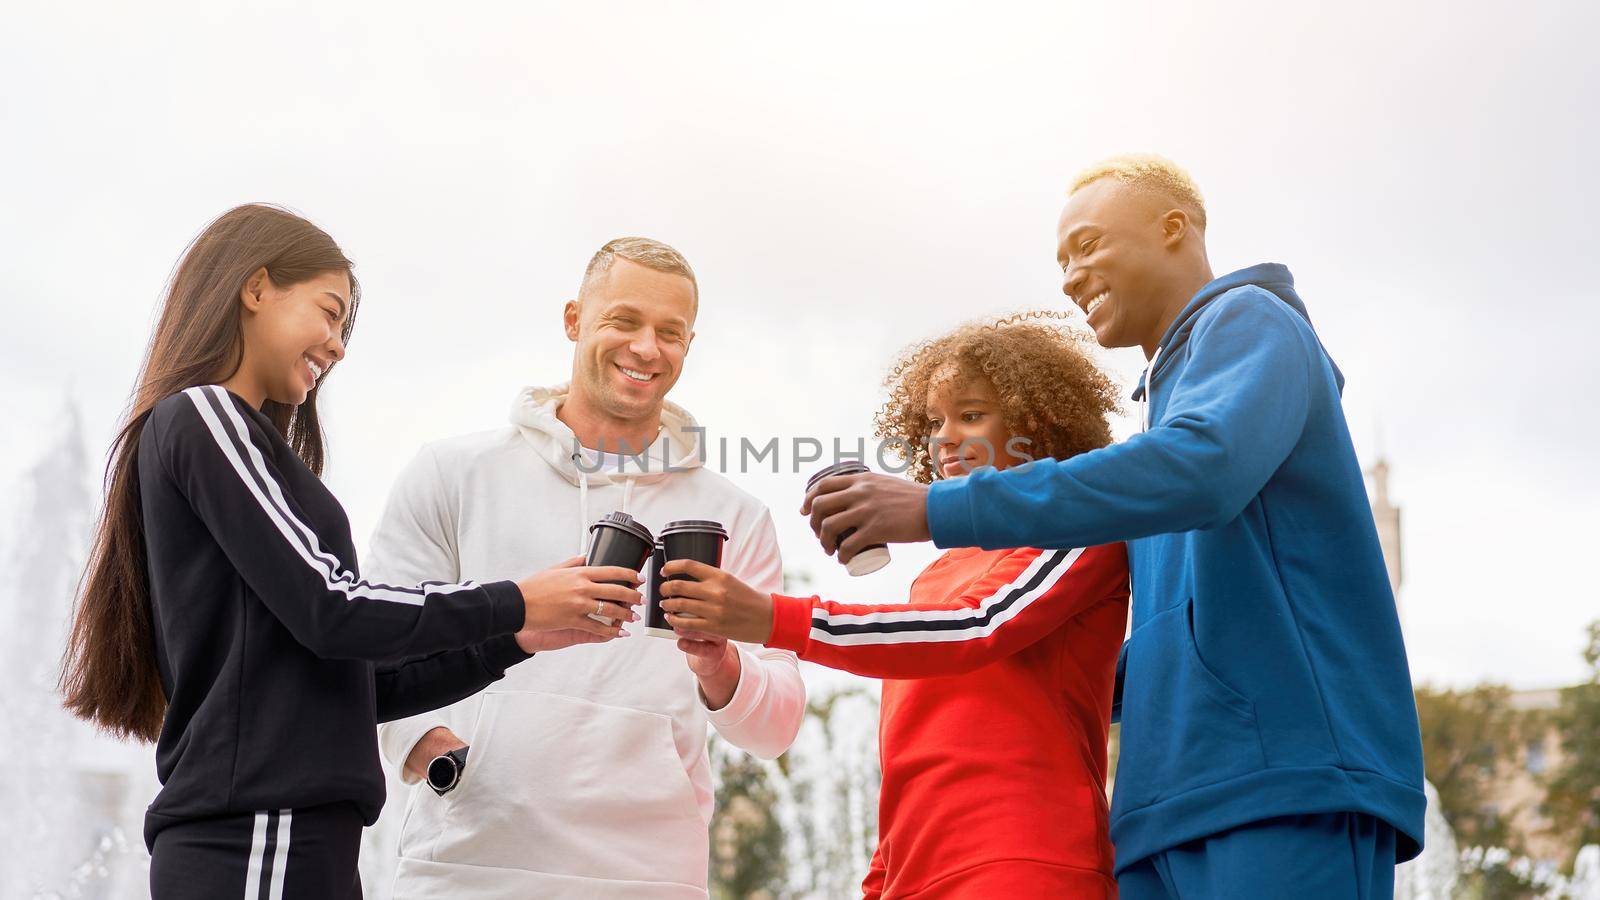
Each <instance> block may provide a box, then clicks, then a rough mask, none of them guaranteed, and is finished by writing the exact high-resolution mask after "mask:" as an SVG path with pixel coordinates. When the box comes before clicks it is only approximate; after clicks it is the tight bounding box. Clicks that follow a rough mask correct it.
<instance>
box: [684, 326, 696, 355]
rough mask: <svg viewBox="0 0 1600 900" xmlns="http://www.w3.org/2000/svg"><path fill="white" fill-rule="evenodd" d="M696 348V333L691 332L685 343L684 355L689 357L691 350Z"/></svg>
mask: <svg viewBox="0 0 1600 900" xmlns="http://www.w3.org/2000/svg"><path fill="white" fill-rule="evenodd" d="M693 346H694V332H693V331H692V330H691V331H690V332H689V339H688V340H686V341H684V342H683V355H684V356H688V355H689V348H690V347H693Z"/></svg>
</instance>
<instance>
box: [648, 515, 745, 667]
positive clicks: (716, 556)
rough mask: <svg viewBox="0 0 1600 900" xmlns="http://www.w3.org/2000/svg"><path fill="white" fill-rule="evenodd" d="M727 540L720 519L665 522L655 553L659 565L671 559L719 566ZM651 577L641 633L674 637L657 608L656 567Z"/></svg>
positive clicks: (682, 577) (681, 578)
mask: <svg viewBox="0 0 1600 900" xmlns="http://www.w3.org/2000/svg"><path fill="white" fill-rule="evenodd" d="M727 540H728V532H727V530H726V529H724V528H723V527H722V523H721V522H713V521H711V520H709V519H679V520H678V521H676V522H668V523H667V527H665V528H663V529H661V544H660V546H661V551H660V553H658V554H657V556H658V558H659V559H660V561H661V564H662V565H665V564H667V563H669V562H672V561H673V560H675V559H692V560H695V561H696V562H702V563H705V564H706V565H708V566H716V567H717V568H719V569H720V568H722V547H723V544H725V543H726V542H727ZM654 574H655V575H656V577H655V578H653V579H652V580H651V585H652V587H651V590H650V604H649V607H648V608H647V609H646V610H645V618H644V633H645V634H650V635H654V636H656V637H670V638H675V637H677V636H678V634H677V632H675V631H673V630H672V626H671V625H669V624H667V617H666V615H665V614H664V613H663V612H662V610H661V589H660V584H661V582H662V579H661V577H660V569H659V568H658V569H656V571H655V573H654ZM666 580H667V581H693V580H694V579H693V578H690V577H689V576H687V575H673V576H670V577H668V578H667V579H666Z"/></svg>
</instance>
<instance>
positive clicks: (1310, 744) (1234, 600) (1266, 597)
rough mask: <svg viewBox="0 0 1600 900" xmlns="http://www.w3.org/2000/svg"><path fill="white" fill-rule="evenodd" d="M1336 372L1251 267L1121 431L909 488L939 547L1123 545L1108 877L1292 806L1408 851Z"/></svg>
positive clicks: (1298, 316)
mask: <svg viewBox="0 0 1600 900" xmlns="http://www.w3.org/2000/svg"><path fill="white" fill-rule="evenodd" d="M1343 386H1344V378H1343V376H1342V375H1341V374H1340V373H1339V370H1338V369H1337V368H1336V367H1335V366H1334V364H1333V361H1332V360H1331V359H1330V358H1329V357H1328V354H1327V352H1326V351H1325V350H1324V349H1323V347H1322V344H1321V342H1320V341H1319V340H1318V339H1317V335H1316V332H1315V331H1313V330H1312V328H1311V321H1310V318H1309V317H1308V316H1307V314H1306V309H1305V306H1304V304H1302V303H1301V302H1300V298H1299V296H1297V295H1296V294H1295V291H1294V280H1293V277H1292V276H1291V275H1290V274H1289V270H1288V269H1287V268H1285V267H1283V266H1281V265H1276V264H1264V265H1258V266H1253V267H1251V268H1248V269H1243V270H1241V271H1238V272H1234V273H1232V274H1230V275H1225V276H1223V277H1221V278H1218V279H1216V280H1215V281H1212V282H1211V283H1210V284H1208V285H1206V286H1205V287H1204V288H1201V290H1200V292H1199V293H1198V294H1196V295H1195V296H1194V298H1193V299H1191V300H1190V301H1189V303H1188V305H1187V306H1185V307H1184V309H1183V311H1182V313H1181V314H1180V315H1179V316H1178V318H1177V320H1176V321H1174V322H1173V323H1172V325H1171V327H1170V328H1168V329H1167V333H1166V335H1165V336H1164V337H1163V338H1162V340H1161V344H1160V349H1159V350H1158V351H1157V353H1156V354H1155V357H1154V359H1153V360H1152V364H1151V367H1150V369H1149V370H1148V371H1147V372H1146V375H1145V378H1144V379H1143V381H1142V383H1141V384H1140V386H1139V389H1138V390H1137V391H1136V392H1135V393H1134V399H1135V400H1147V402H1148V403H1149V407H1148V418H1147V419H1146V422H1147V425H1146V430H1145V431H1144V432H1143V433H1141V434H1138V435H1135V436H1133V437H1132V438H1129V439H1128V440H1126V441H1124V442H1122V443H1120V444H1115V445H1113V446H1110V447H1106V448H1104V449H1101V450H1096V451H1093V452H1091V453H1084V454H1081V455H1079V456H1076V457H1073V458H1071V459H1067V460H1054V459H1044V460H1037V461H1034V462H1031V463H1029V464H1027V465H1024V466H1019V467H1014V468H1011V469H1008V470H1006V471H1003V472H999V471H995V470H994V469H980V470H978V471H977V472H974V473H973V474H972V475H970V476H968V477H966V478H957V479H951V480H949V481H940V482H935V483H934V484H933V486H932V487H931V488H930V490H929V494H928V523H929V526H930V529H931V530H932V533H933V540H934V543H936V544H937V545H938V546H940V547H967V546H978V547H983V548H985V549H994V548H1002V547H1023V546H1028V547H1043V548H1063V547H1087V546H1094V545H1098V544H1107V543H1112V542H1115V541H1127V542H1128V557H1129V565H1130V567H1131V570H1132V579H1133V631H1132V634H1131V636H1130V637H1129V638H1128V641H1127V642H1126V643H1125V644H1124V645H1123V648H1122V652H1123V657H1122V659H1120V660H1119V661H1118V669H1119V674H1122V675H1123V676H1124V677H1123V678H1122V679H1121V681H1120V683H1121V684H1122V696H1121V703H1120V708H1121V720H1122V741H1121V757H1120V759H1119V761H1118V764H1117V784H1116V790H1115V792H1114V798H1113V803H1112V809H1111V838H1112V841H1113V842H1114V843H1115V844H1116V848H1117V870H1118V871H1119V872H1120V871H1122V870H1124V869H1126V868H1127V867H1128V866H1129V865H1131V864H1132V863H1134V862H1137V861H1139V860H1140V859H1143V858H1145V857H1147V856H1149V855H1151V854H1153V853H1158V852H1160V851H1162V850H1166V849H1169V848H1171V847H1174V846H1177V845H1179V844H1182V843H1185V842H1188V841H1192V840H1196V839H1198V838H1203V837H1206V836H1208V835H1213V834H1217V833H1219V832H1222V831H1225V830H1227V829H1230V828H1233V827H1235V826H1238V825H1243V824H1246V823H1249V822H1257V821H1260V820H1263V819H1268V818H1273V817H1277V816H1289V815H1302V814H1313V813H1331V812H1359V813H1367V814H1370V815H1373V816H1376V817H1377V818H1380V819H1382V820H1383V821H1385V822H1387V823H1389V824H1390V825H1392V826H1394V828H1395V830H1396V831H1397V832H1398V834H1397V838H1398V839H1397V841H1396V844H1397V852H1396V856H1397V862H1403V861H1405V860H1407V859H1410V858H1412V857H1413V856H1415V855H1416V854H1417V853H1418V852H1419V851H1420V849H1421V847H1422V819H1423V810H1424V807H1425V803H1426V801H1425V800H1424V798H1423V792H1422V740H1421V736H1420V733H1419V730H1418V726H1417V711H1416V702H1415V700H1414V698H1413V695H1412V689H1411V675H1410V671H1409V669H1408V667H1407V664H1406V653H1405V646H1404V644H1403V643H1402V641H1401V637H1400V621H1399V616H1398V614H1397V612H1396V610H1395V601H1394V594H1393V592H1392V591H1391V590H1390V587H1389V579H1388V576H1387V574H1386V571H1385V569H1384V562H1383V554H1382V552H1381V550H1380V549H1379V545H1378V536H1377V531H1376V528H1375V526H1374V525H1373V519H1372V511H1371V509H1370V507H1369V506H1368V502H1367V495H1366V489H1365V487H1364V485H1363V483H1362V477H1361V469H1360V466H1359V464H1358V463H1357V462H1356V455H1355V449H1354V447H1353V446H1352V444H1351V442H1350V433H1349V430H1348V428H1347V426H1346V424H1345V419H1344V412H1343V410H1342V408H1341V406H1340V401H1339V396H1340V391H1341V389H1342V388H1343ZM1147 394H1148V396H1147Z"/></svg>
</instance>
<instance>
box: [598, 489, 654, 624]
mask: <svg viewBox="0 0 1600 900" xmlns="http://www.w3.org/2000/svg"><path fill="white" fill-rule="evenodd" d="M589 535H590V537H589V554H588V556H587V557H586V558H585V559H584V565H589V566H621V567H623V568H624V569H632V570H634V571H635V572H637V571H639V570H640V569H643V568H644V563H645V560H647V559H649V558H650V552H651V551H652V550H654V549H655V545H656V539H655V535H653V534H651V533H650V529H648V528H646V527H644V526H643V525H641V524H639V523H638V522H636V521H634V518H633V516H630V515H628V514H627V513H625V512H612V513H606V514H605V515H604V516H602V517H601V518H600V520H599V521H598V522H595V523H594V524H593V525H590V526H589ZM609 583H610V584H620V585H622V586H623V587H633V586H634V584H633V582H630V581H613V582H609ZM589 618H591V619H594V620H595V621H597V622H606V623H610V624H614V623H615V620H614V619H610V618H607V617H605V616H601V615H596V614H595V613H590V614H589Z"/></svg>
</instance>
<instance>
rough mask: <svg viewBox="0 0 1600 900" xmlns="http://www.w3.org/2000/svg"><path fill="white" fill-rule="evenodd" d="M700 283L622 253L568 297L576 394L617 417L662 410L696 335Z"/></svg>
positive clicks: (574, 398)
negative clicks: (597, 277)
mask: <svg viewBox="0 0 1600 900" xmlns="http://www.w3.org/2000/svg"><path fill="white" fill-rule="evenodd" d="M695 302H696V297H695V287H694V285H693V284H692V283H691V282H690V281H689V279H687V278H685V277H683V276H682V275H676V274H672V273H668V272H658V271H656V270H655V269H651V268H649V267H647V266H641V265H639V264H638V263H635V262H632V261H630V260H627V259H623V258H621V257H618V258H617V259H616V260H614V261H613V262H612V264H611V270H610V271H609V272H607V273H606V275H605V277H604V279H603V280H601V281H600V282H599V283H597V284H595V285H593V286H592V288H590V289H588V290H586V291H585V293H584V296H583V297H582V298H581V299H579V300H574V301H571V302H569V303H568V304H567V309H566V314H565V319H566V328H567V337H568V338H569V339H571V340H573V341H575V342H576V343H577V345H578V346H577V348H576V350H575V352H574V353H573V357H572V394H571V396H570V398H569V400H568V402H569V403H575V404H580V405H581V406H582V407H583V408H585V409H589V410H593V411H594V412H596V413H598V414H600V415H602V416H604V417H605V418H606V419H609V420H611V421H612V422H616V423H624V424H633V423H638V422H641V421H647V420H650V419H652V418H654V417H658V416H660V414H661V405H662V403H664V402H665V400H666V397H667V392H668V391H670V390H672V386H673V385H674V384H676V383H677V381H678V376H679V375H680V374H682V371H683V361H684V358H685V357H686V356H687V355H688V353H689V344H690V342H691V341H692V340H693V339H694V316H695Z"/></svg>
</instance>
